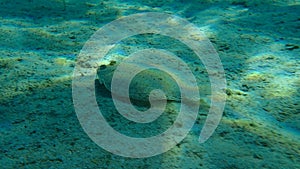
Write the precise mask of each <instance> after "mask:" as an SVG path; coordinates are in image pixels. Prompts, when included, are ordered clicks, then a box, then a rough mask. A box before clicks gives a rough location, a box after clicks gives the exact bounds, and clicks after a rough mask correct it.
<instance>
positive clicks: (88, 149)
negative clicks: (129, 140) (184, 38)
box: [0, 0, 300, 169]
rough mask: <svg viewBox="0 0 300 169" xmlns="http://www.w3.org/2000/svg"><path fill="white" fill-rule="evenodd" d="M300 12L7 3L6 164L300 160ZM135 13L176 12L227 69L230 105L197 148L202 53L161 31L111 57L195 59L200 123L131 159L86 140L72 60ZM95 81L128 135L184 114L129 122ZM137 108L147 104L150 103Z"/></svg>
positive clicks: (194, 164) (231, 5) (221, 164)
mask: <svg viewBox="0 0 300 169" xmlns="http://www.w3.org/2000/svg"><path fill="white" fill-rule="evenodd" d="M299 11H300V3H299V2H298V1H296V0H295V1H293V0H285V1H274V0H273V1H271V0H268V1H243V0H229V1H225V2H221V1H220V2H219V1H214V0H210V1H208V0H207V1H188V2H180V1H173V0H167V1H164V2H162V1H156V0H155V1H153V0H152V1H150V0H143V1H136V0H134V1H122V0H113V1H96V0H88V1H76V0H65V1H61V0H51V1H38V0H32V1H21V0H17V1H8V0H0V25H1V26H0V74H1V76H0V82H1V87H0V135H1V137H0V139H1V144H0V146H1V147H0V151H1V153H0V166H2V168H209V169H212V168H228V169H229V168H240V169H243V168H300V155H299V154H300V141H299V140H300V114H299V113H300V105H299V102H300V101H299V100H300V96H299V93H300V92H299V87H300V66H299V65H300V59H299V56H300V49H299V46H300V38H299V37H300V31H299V30H300V17H299V16H300V12H299ZM140 12H166V13H169V14H174V15H177V16H180V17H182V18H186V19H187V20H188V21H190V22H191V23H193V24H195V25H196V26H198V27H200V28H201V30H203V31H204V33H205V34H206V36H207V37H208V38H209V40H210V41H211V42H212V44H213V45H214V47H215V49H216V50H217V52H218V54H219V56H220V59H221V61H222V64H223V67H224V70H225V75H226V80H227V89H226V94H227V101H226V107H225V110H224V113H223V117H222V120H221V122H220V124H219V126H218V128H217V129H216V131H215V133H214V134H213V135H212V137H211V138H210V139H209V140H208V141H207V142H205V143H203V144H199V142H198V137H199V133H200V130H201V128H202V125H203V124H204V121H205V118H206V115H207V111H208V109H209V104H210V102H209V100H210V82H209V79H208V76H207V73H206V69H205V67H204V66H203V64H202V63H201V61H199V60H196V59H195V56H194V55H193V53H192V52H191V51H189V50H188V49H186V48H185V47H184V46H181V45H180V43H178V42H170V39H168V38H166V37H156V36H149V35H147V36H144V37H143V36H136V37H131V38H128V39H125V40H124V41H122V42H121V43H119V44H118V45H116V47H115V48H114V49H113V50H112V51H110V53H109V55H114V56H126V55H129V54H130V53H132V52H135V51H137V50H140V49H145V48H148V47H149V46H151V47H158V48H161V49H170V51H172V52H173V53H175V54H176V55H178V56H181V57H182V58H185V61H186V62H188V63H191V64H190V66H191V68H192V69H193V73H194V74H195V75H196V79H197V82H198V84H199V88H200V94H201V98H202V99H201V103H200V104H201V108H200V111H199V113H198V120H197V122H196V123H195V125H194V127H193V128H192V130H191V131H190V132H189V134H188V135H187V137H186V138H185V139H184V140H183V141H182V142H180V143H179V144H178V145H177V146H175V147H174V148H172V149H171V150H170V151H168V152H166V153H164V154H161V155H157V156H154V157H150V158H141V159H132V158H124V157H121V156H117V155H114V154H112V153H109V152H107V151H105V150H104V149H102V148H101V147H99V146H97V145H96V144H95V143H94V142H93V141H92V140H91V139H90V138H89V137H88V136H87V134H86V133H85V132H84V131H83V129H82V127H81V125H80V123H79V121H78V119H77V116H76V113H75V111H74V106H73V102H72V87H71V84H72V73H73V70H74V66H75V63H76V56H78V54H79V52H80V50H81V48H82V47H83V45H84V43H85V42H86V41H87V40H88V39H89V37H90V36H91V35H92V34H93V33H95V31H97V30H98V29H99V28H100V27H102V26H103V25H105V24H107V23H108V22H110V21H113V20H115V19H117V18H120V17H122V16H127V15H130V14H135V13H140ZM159 38H162V39H159ZM164 38H165V39H164ZM165 42H167V43H165ZM95 86H96V95H97V101H98V104H99V107H100V109H101V110H102V112H103V113H104V114H105V115H104V116H105V117H106V119H107V120H108V121H109V123H110V124H111V125H112V126H114V127H115V129H116V130H118V131H120V132H123V133H125V134H127V135H130V136H136V137H138V136H140V137H141V136H143V137H147V136H152V135H155V134H158V133H160V132H162V131H164V130H165V129H167V128H168V127H169V126H170V125H172V122H173V121H174V119H175V118H176V115H177V111H178V110H179V103H178V102H170V103H168V105H167V108H166V111H165V113H164V115H163V116H162V117H161V118H160V119H158V120H157V121H155V122H153V123H151V124H149V125H146V126H145V125H139V124H134V123H131V122H129V121H128V120H126V119H124V118H122V117H121V116H120V115H119V114H118V112H117V111H116V110H115V108H114V105H113V102H112V99H111V97H110V92H109V90H107V89H106V88H105V86H103V85H101V84H99V83H97V82H96V83H95ZM202 96H203V97H202ZM135 106H136V107H137V108H138V109H145V108H147V103H144V102H140V101H136V102H135Z"/></svg>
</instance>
